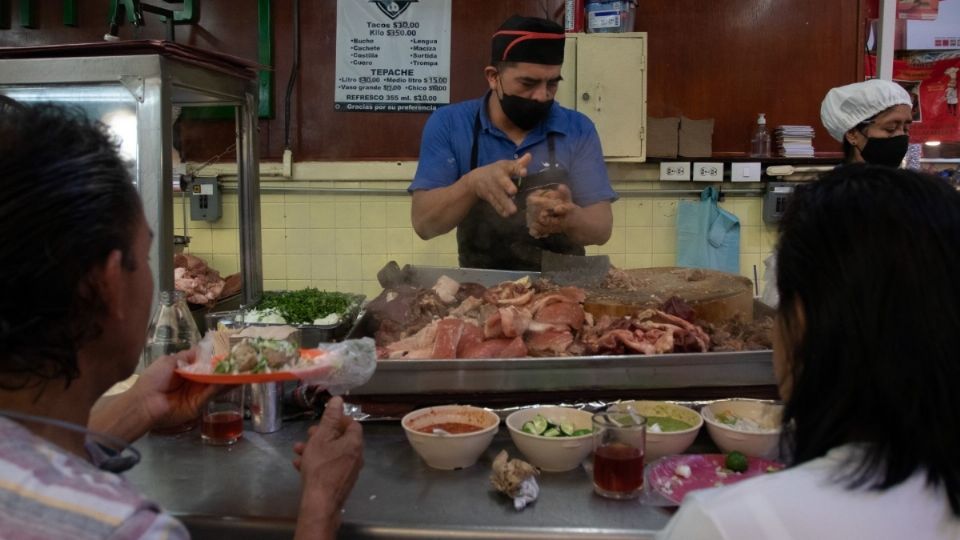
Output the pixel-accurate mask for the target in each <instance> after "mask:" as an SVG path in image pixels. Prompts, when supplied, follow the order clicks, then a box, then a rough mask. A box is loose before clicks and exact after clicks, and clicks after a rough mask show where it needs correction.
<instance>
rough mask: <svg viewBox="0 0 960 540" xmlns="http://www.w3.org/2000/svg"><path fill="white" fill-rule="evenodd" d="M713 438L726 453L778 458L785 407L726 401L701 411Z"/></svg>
mask: <svg viewBox="0 0 960 540" xmlns="http://www.w3.org/2000/svg"><path fill="white" fill-rule="evenodd" d="M700 415H701V416H703V420H704V422H706V424H707V432H708V433H709V434H710V438H711V439H713V442H714V443H716V445H717V446H718V447H719V448H720V450H722V451H723V452H726V453H729V452H734V451H736V452H742V453H744V454H746V455H748V456H755V457H761V458H767V459H772V458H776V457H777V454H778V450H779V443H780V427H781V417H782V416H783V405H781V404H779V403H774V402H772V401H763V400H756V399H745V398H737V399H723V400H720V401H715V402H713V403H710V404H709V405H704V407H703V409H701V410H700Z"/></svg>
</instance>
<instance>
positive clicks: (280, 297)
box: [207, 287, 365, 348]
mask: <svg viewBox="0 0 960 540" xmlns="http://www.w3.org/2000/svg"><path fill="white" fill-rule="evenodd" d="M364 298H365V297H364V296H363V295H360V294H351V293H343V292H336V291H322V290H319V289H316V288H312V287H309V288H306V289H301V290H297V291H268V292H265V293H263V297H261V299H260V301H259V302H257V303H256V304H254V305H253V306H251V307H248V308H246V309H241V310H235V311H223V312H217V313H211V314H209V315H208V316H207V327H208V328H211V329H213V328H216V327H217V326H218V325H223V326H226V327H238V326H249V325H275V324H280V325H283V324H286V325H290V326H294V327H296V328H299V329H300V335H301V342H302V344H303V346H304V347H308V348H309V347H316V346H317V344H318V343H325V342H331V341H338V340H340V339H342V338H343V337H344V336H345V335H346V334H347V332H348V331H349V330H350V327H351V326H352V325H353V323H354V322H355V321H356V319H357V315H358V314H359V313H360V307H361V305H362V304H363V300H364ZM211 321H212V322H213V323H214V324H211Z"/></svg>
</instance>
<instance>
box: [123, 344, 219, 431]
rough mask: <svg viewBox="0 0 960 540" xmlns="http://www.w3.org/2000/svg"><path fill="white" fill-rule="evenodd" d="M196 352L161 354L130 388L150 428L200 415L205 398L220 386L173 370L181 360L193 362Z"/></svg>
mask: <svg viewBox="0 0 960 540" xmlns="http://www.w3.org/2000/svg"><path fill="white" fill-rule="evenodd" d="M195 358H196V351H195V350H193V349H191V350H189V351H182V352H178V353H176V354H174V355H171V356H162V357H160V358H158V359H156V360H154V362H153V363H152V364H150V366H149V367H147V369H145V370H144V371H143V373H141V374H140V378H139V379H138V380H137V382H136V384H134V385H133V388H131V389H130V390H131V391H132V392H135V395H137V396H138V398H139V399H138V401H139V403H140V406H141V407H143V410H144V414H145V415H146V417H147V418H148V420H149V422H150V429H156V428H163V427H167V426H178V425H181V424H183V423H184V422H189V421H191V420H194V419H196V418H199V417H200V413H201V412H202V411H203V407H204V405H206V403H207V401H208V400H209V399H210V398H211V397H213V396H214V395H215V394H216V393H217V392H219V391H220V390H221V389H222V387H221V386H219V385H212V384H200V383H196V382H193V381H188V380H187V379H184V378H183V377H181V376H180V375H178V374H177V373H176V372H175V371H174V370H175V369H176V368H177V362H178V361H180V360H183V361H185V362H186V363H193V361H194V359H195Z"/></svg>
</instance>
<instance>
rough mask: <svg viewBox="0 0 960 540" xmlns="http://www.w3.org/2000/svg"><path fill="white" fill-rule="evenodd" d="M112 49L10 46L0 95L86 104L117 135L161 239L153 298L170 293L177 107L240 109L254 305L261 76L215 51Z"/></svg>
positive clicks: (245, 242)
mask: <svg viewBox="0 0 960 540" xmlns="http://www.w3.org/2000/svg"><path fill="white" fill-rule="evenodd" d="M138 44H140V45H142V44H143V42H136V43H134V44H133V45H131V44H129V43H126V44H124V43H123V42H121V45H119V46H118V47H120V46H125V47H128V48H130V47H136V46H138ZM107 46H108V45H105V44H92V45H73V46H70V45H67V46H63V49H65V50H61V49H58V48H56V47H37V48H23V49H19V50H18V49H7V50H5V51H4V52H3V53H2V54H0V94H6V95H8V96H10V97H12V98H14V99H17V100H21V101H27V102H30V101H54V102H59V103H64V104H67V105H72V106H76V107H80V108H81V109H83V110H84V111H85V113H86V114H87V115H89V116H90V117H92V118H97V119H99V120H100V121H102V122H104V124H106V125H107V127H108V128H109V129H110V130H111V131H112V132H113V133H114V135H115V136H116V137H117V139H118V140H119V141H120V142H121V144H120V153H121V155H122V156H123V157H124V158H125V159H127V160H128V163H129V164H130V171H131V178H132V179H133V181H134V182H135V183H136V185H137V188H138V190H139V192H140V196H141V199H142V200H143V206H144V213H145V215H146V218H147V223H148V225H149V226H150V228H151V229H152V230H153V232H154V235H155V236H154V241H153V245H152V247H151V251H150V270H151V272H152V273H153V278H154V283H155V284H156V285H157V287H156V288H155V291H160V290H164V289H173V254H174V238H173V236H174V235H173V230H174V224H173V170H172V142H171V141H172V139H171V137H172V123H173V120H172V109H173V107H174V106H180V107H196V106H208V105H232V106H234V107H235V110H236V122H237V139H236V156H237V166H238V169H239V184H240V185H239V188H240V189H239V191H240V197H239V198H240V209H239V210H240V212H239V214H240V216H239V229H240V232H239V234H240V271H241V275H242V280H243V290H242V301H243V302H244V303H253V302H254V301H255V300H257V299H259V298H260V296H261V294H262V291H263V277H262V275H263V274H262V262H261V255H260V253H261V249H260V186H259V159H258V151H259V145H258V138H257V129H258V128H257V118H256V114H257V100H258V94H259V90H258V88H257V82H256V80H255V79H254V78H253V77H255V71H254V72H253V75H250V74H249V73H248V72H247V71H244V70H241V69H236V68H233V67H232V66H229V69H228V67H224V61H223V60H222V59H221V58H217V57H215V53H208V52H205V51H196V50H189V49H187V48H182V47H181V48H180V49H178V50H177V51H176V52H178V53H179V54H180V57H169V56H168V55H167V54H166V49H168V48H169V47H172V45H170V46H168V47H166V48H162V47H160V46H154V45H153V44H152V43H147V44H146V45H145V46H143V47H142V49H144V50H143V51H141V52H148V53H149V52H153V50H154V49H161V50H162V51H163V52H164V53H163V54H122V55H115V54H111V53H114V51H113V50H112V49H106V50H104V49H105V48H106V47H107ZM11 56H12V58H11ZM206 57H211V58H206ZM214 62H218V63H214ZM156 294H157V293H156V292H155V297H156ZM154 300H156V298H155V299H154Z"/></svg>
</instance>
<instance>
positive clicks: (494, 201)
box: [465, 152, 533, 217]
mask: <svg viewBox="0 0 960 540" xmlns="http://www.w3.org/2000/svg"><path fill="white" fill-rule="evenodd" d="M532 157H533V156H532V155H531V154H530V153H529V152H527V153H526V154H524V155H522V156H520V157H519V158H517V159H501V160H500V161H495V162H493V163H491V164H490V165H486V166H484V167H479V168H476V169H474V170H472V171H470V172H469V173H468V174H467V175H466V177H465V179H466V180H467V181H468V182H469V185H470V188H471V189H472V191H473V193H474V194H475V195H476V196H477V198H479V199H482V200H484V201H487V202H488V203H490V204H491V205H492V206H493V208H494V210H496V211H497V213H498V214H500V215H501V216H503V217H509V216H512V215H513V214H515V213H516V212H517V205H516V204H515V203H514V202H513V196H514V195H516V194H517V186H516V184H515V183H514V180H513V179H514V178H522V177H524V176H526V175H527V165H529V164H530V160H531V159H532Z"/></svg>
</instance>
